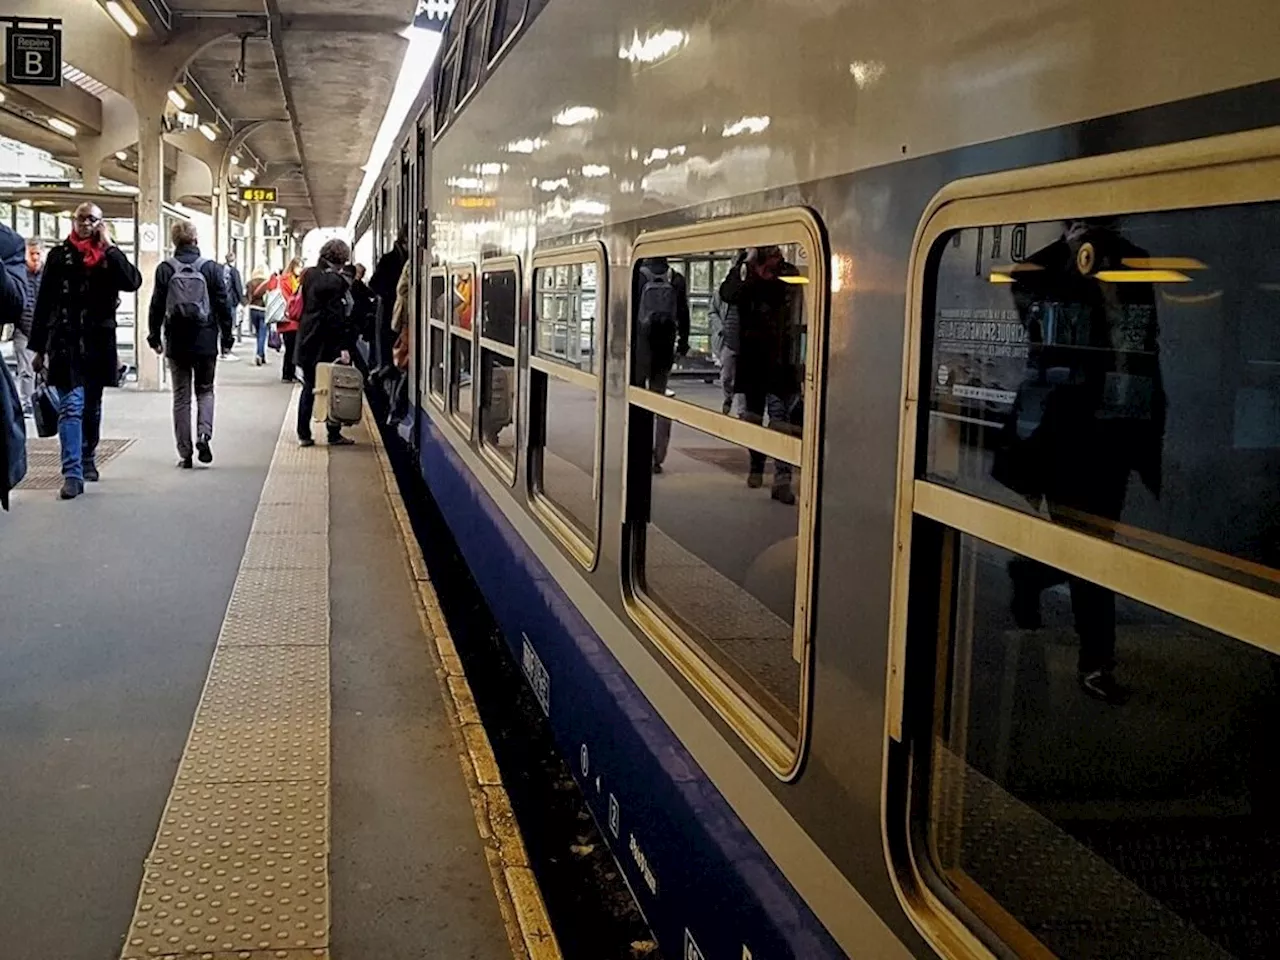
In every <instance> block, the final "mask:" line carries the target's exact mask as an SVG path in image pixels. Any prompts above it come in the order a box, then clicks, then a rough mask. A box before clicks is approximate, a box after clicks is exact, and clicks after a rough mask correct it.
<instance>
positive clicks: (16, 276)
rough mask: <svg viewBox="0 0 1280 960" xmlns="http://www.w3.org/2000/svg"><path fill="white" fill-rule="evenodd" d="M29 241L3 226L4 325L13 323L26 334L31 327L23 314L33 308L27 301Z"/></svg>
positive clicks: (0, 288)
mask: <svg viewBox="0 0 1280 960" xmlns="http://www.w3.org/2000/svg"><path fill="white" fill-rule="evenodd" d="M25 253H26V242H25V241H24V240H23V239H22V237H20V236H18V234H17V232H16V231H14V230H12V229H10V228H9V227H7V226H5V225H4V224H0V326H3V325H4V324H6V323H12V324H13V325H14V326H15V327H17V328H18V329H19V330H22V331H23V332H24V333H25V332H27V326H26V325H25V324H24V323H23V314H24V313H25V312H26V311H27V310H28V309H30V306H31V305H30V304H29V303H28V302H27V297H28V289H29V288H28V286H27V262H26V260H25V259H24V257H25Z"/></svg>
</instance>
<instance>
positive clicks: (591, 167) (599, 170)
mask: <svg viewBox="0 0 1280 960" xmlns="http://www.w3.org/2000/svg"><path fill="white" fill-rule="evenodd" d="M582 175H583V176H584V177H589V178H595V177H607V176H608V175H609V168H608V167H606V166H605V165H604V164H602V163H584V164H583V165H582Z"/></svg>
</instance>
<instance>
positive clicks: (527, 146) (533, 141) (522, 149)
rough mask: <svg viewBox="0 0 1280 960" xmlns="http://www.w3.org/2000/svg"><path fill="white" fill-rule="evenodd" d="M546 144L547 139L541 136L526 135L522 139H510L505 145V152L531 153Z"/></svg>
mask: <svg viewBox="0 0 1280 960" xmlns="http://www.w3.org/2000/svg"><path fill="white" fill-rule="evenodd" d="M546 145H547V141H545V140H543V139H542V138H541V137H533V138H528V137H526V138H525V139H524V140H512V141H511V142H510V143H508V144H507V146H506V148H505V149H506V151H507V153H533V152H534V151H535V150H541V149H542V148H543V147H545V146H546Z"/></svg>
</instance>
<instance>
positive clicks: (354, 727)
mask: <svg viewBox="0 0 1280 960" xmlns="http://www.w3.org/2000/svg"><path fill="white" fill-rule="evenodd" d="M290 394H291V388H290V387H289V386H288V385H285V384H282V383H280V381H279V373H278V367H266V368H254V367H252V366H251V365H250V364H247V363H238V364H223V365H222V366H221V367H220V369H219V379H218V409H217V419H216V421H215V437H214V442H213V447H214V454H215V461H214V464H213V465H212V467H211V468H208V469H196V470H194V471H182V470H178V469H176V468H175V466H174V464H175V461H176V455H175V454H174V451H173V442H172V437H171V430H170V419H169V409H170V398H169V395H168V394H167V393H165V394H145V393H139V392H135V391H132V390H121V391H111V392H109V393H108V395H107V397H106V401H105V417H104V424H103V436H104V437H111V438H130V439H133V440H134V441H135V442H134V443H133V444H132V445H131V446H130V447H129V448H128V449H127V450H126V451H125V452H124V453H123V454H121V455H120V456H119V457H118V458H116V459H114V460H112V461H111V462H109V463H108V464H106V465H105V466H104V467H103V469H102V481H101V483H98V484H92V485H89V487H88V491H87V493H86V495H85V496H83V497H82V498H80V499H78V500H76V501H73V502H70V503H62V502H59V501H58V500H57V499H56V494H55V492H53V491H51V490H27V491H19V492H18V493H17V494H15V497H14V502H13V508H12V510H11V512H10V513H8V514H4V515H0V814H2V816H0V956H4V957H10V956H12V957H37V956H38V957H57V958H59V960H81V958H83V960H109V958H114V957H117V956H118V955H119V952H120V949H121V944H122V942H123V938H124V934H125V931H126V929H127V928H128V926H129V923H130V918H131V917H132V915H133V911H134V904H135V899H136V897H137V894H138V888H139V881H140V878H141V875H142V863H143V859H144V858H145V857H146V856H147V854H148V851H149V850H150V849H151V844H152V841H153V839H154V838H155V836H156V829H157V825H158V823H159V820H160V816H161V812H162V810H163V808H164V805H165V801H166V798H167V797H168V796H169V793H170V788H171V786H172V784H173V779H174V775H175V772H176V770H177V768H178V764H179V761H180V759H181V757H182V753H183V748H184V744H185V742H186V738H187V734H188V731H189V729H190V727H191V722H192V717H193V715H194V713H195V710H196V707H197V704H198V703H199V701H200V697H201V690H202V687H203V684H204V681H205V677H206V674H207V673H208V669H209V663H210V657H211V655H212V653H213V650H214V645H215V641H216V640H217V637H218V632H219V629H220V627H221V625H222V622H223V617H224V614H225V612H226V608H227V603H228V599H229V597H230V595H231V591H232V587H233V584H234V583H235V581H236V576H237V570H238V568H239V564H240V560H241V557H242V556H243V554H244V550H245V544H246V541H247V538H248V535H249V530H250V527H251V524H252V522H253V517H254V512H255V510H256V508H257V506H258V500H259V497H260V494H261V492H262V488H263V483H264V480H265V479H266V476H267V472H268V469H269V466H270V463H271V458H272V453H273V449H274V448H275V445H276V441H277V438H278V436H279V434H280V427H281V421H282V417H283V416H284V414H285V411H286V407H287V405H288V401H289V397H290ZM353 435H356V436H358V437H359V439H360V440H361V444H360V445H359V446H356V447H353V448H345V449H340V450H334V451H332V453H329V452H327V451H325V450H324V448H323V447H320V448H317V449H316V451H315V452H316V453H317V455H319V456H325V457H328V458H329V472H330V491H331V496H330V504H331V520H330V544H331V565H330V588H329V592H330V617H331V632H330V644H331V686H332V732H331V737H332V744H333V753H332V765H333V770H332V777H333V781H332V853H331V874H332V875H331V886H330V889H331V895H332V917H333V928H332V936H331V944H332V950H333V954H332V955H333V956H335V957H338V958H339V960H343V958H359V957H367V956H394V957H397V958H415V957H428V956H431V957H449V958H453V957H457V958H472V957H474V958H498V957H507V956H510V955H511V950H510V947H509V946H508V941H507V938H506V934H505V931H504V928H503V925H502V918H501V916H500V913H499V910H498V907H497V904H496V901H495V898H494V894H493V887H492V884H491V881H490V875H489V873H488V871H487V868H486V865H485V859H484V851H483V847H482V845H481V841H480V838H479V836H478V834H477V831H476V824H475V821H474V819H473V814H472V808H471V804H470V801H469V797H468V793H467V788H466V785H465V782H464V780H463V777H462V774H461V772H460V768H459V764H458V754H457V751H456V749H455V748H454V746H453V743H452V740H451V734H450V730H449V727H448V720H447V715H446V713H445V711H444V708H443V706H442V703H441V697H440V693H439V688H438V685H437V683H436V680H435V677H434V675H433V670H434V668H433V661H432V659H431V656H430V654H429V652H428V646H427V644H426V642H425V641H424V639H423V637H422V633H421V625H420V623H419V620H418V617H417V612H416V608H415V607H414V605H413V597H412V593H411V583H410V580H409V578H408V576H407V574H406V571H405V567H404V561H403V559H402V556H401V548H400V545H399V543H398V541H397V539H396V532H395V527H394V524H393V521H392V517H391V513H390V510H389V508H388V505H387V501H386V498H385V495H384V493H383V490H382V487H381V483H380V481H379V479H378V476H377V469H378V468H377V464H376V461H375V458H374V453H373V450H372V448H371V446H370V444H369V442H368V440H369V438H368V437H367V436H363V435H362V432H361V431H360V430H358V429H357V430H355V431H353Z"/></svg>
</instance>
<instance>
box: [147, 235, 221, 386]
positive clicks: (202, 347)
mask: <svg viewBox="0 0 1280 960" xmlns="http://www.w3.org/2000/svg"><path fill="white" fill-rule="evenodd" d="M173 256H174V259H176V260H178V261H179V262H181V263H186V264H191V263H195V262H196V261H197V260H199V259H200V248H199V247H197V246H195V245H194V244H191V245H189V246H185V247H178V249H177V250H175V251H174V253H173ZM222 269H223V268H222V267H221V266H220V265H219V264H218V263H217V261H214V260H206V261H205V262H204V265H203V266H202V267H201V268H200V275H201V276H202V277H204V282H205V286H207V287H208V288H209V319H208V322H207V323H205V324H203V325H202V326H200V327H199V329H196V330H172V329H166V324H165V320H166V319H167V318H166V317H165V315H164V310H165V301H166V300H167V299H168V296H169V281H170V280H172V279H173V265H172V264H170V263H169V261H168V260H165V261H163V262H161V264H160V265H159V266H158V267H156V284H155V290H154V291H152V293H151V309H150V311H149V313H148V333H147V343H149V344H151V347H152V349H155V348H156V347H157V346H159V345H160V343H161V336H163V338H164V348H165V353H166V354H167V355H168V356H170V357H172V358H173V359H175V360H179V361H185V360H189V359H192V358H194V357H216V356H217V355H218V341H219V339H221V341H222V345H223V346H224V347H229V346H230V345H231V331H232V327H233V326H234V324H235V315H234V310H233V305H232V303H231V302H230V301H229V300H228V293H227V288H226V287H224V286H223V283H222V281H223V276H222ZM170 326H172V325H170ZM219 334H221V337H219Z"/></svg>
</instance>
